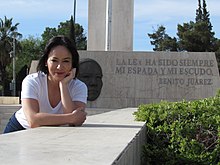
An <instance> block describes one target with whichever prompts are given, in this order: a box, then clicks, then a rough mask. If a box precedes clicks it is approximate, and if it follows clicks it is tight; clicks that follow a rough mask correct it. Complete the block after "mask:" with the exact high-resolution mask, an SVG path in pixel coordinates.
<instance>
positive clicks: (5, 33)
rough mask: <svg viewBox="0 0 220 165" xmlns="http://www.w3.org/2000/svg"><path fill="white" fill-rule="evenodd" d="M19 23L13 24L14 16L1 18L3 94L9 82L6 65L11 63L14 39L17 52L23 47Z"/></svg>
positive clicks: (0, 57)
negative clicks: (20, 43) (20, 41)
mask: <svg viewBox="0 0 220 165" xmlns="http://www.w3.org/2000/svg"><path fill="white" fill-rule="evenodd" d="M18 25H19V23H16V24H15V25H13V24H12V18H10V19H8V18H7V17H6V16H5V17H4V19H1V18H0V73H1V85H2V86H3V95H4V91H5V88H6V85H7V84H8V79H7V77H8V74H6V67H7V65H9V64H10V63H11V57H10V54H11V53H10V52H12V50H13V49H12V48H13V39H15V40H14V43H15V47H16V53H18V52H19V51H20V49H21V47H20V45H19V42H18V39H20V38H21V37H22V35H21V34H20V33H19V32H17V30H18Z"/></svg>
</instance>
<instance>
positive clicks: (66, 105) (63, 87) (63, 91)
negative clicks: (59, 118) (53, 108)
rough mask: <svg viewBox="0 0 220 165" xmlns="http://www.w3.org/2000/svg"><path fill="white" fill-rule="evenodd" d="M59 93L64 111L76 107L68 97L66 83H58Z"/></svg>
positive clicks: (67, 111) (69, 111)
mask: <svg viewBox="0 0 220 165" xmlns="http://www.w3.org/2000/svg"><path fill="white" fill-rule="evenodd" d="M60 95H61V102H62V106H63V112H64V113H71V112H73V110H74V109H75V108H76V107H74V102H73V101H72V99H71V97H70V93H69V90H68V86H67V84H63V83H60Z"/></svg>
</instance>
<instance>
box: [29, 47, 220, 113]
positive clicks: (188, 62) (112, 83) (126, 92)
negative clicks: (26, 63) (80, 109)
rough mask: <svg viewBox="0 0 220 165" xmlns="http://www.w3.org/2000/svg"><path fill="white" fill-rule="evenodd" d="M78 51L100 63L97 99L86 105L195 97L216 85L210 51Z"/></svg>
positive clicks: (203, 95)
mask: <svg viewBox="0 0 220 165" xmlns="http://www.w3.org/2000/svg"><path fill="white" fill-rule="evenodd" d="M79 53H80V58H81V59H82V58H91V59H94V60H95V61H97V62H98V63H99V64H100V66H101V67H102V72H103V78H102V81H103V87H102V90H101V94H100V96H99V97H98V99H97V100H95V101H89V102H88V107H90V108H110V109H114V108H124V107H137V106H138V105H140V104H147V103H153V102H160V101H161V100H168V101H179V100H183V99H185V100H195V99H200V98H207V97H211V96H214V95H215V94H216V92H217V90H218V88H219V87H220V79H219V72H218V67H217V62H216V58H215V54H214V53H210V52H198V53H196V52H195V53H192V52H124V51H121V52H120V51H107V52H106V51H79ZM91 69H92V68H91ZM31 70H34V69H33V67H32V69H31Z"/></svg>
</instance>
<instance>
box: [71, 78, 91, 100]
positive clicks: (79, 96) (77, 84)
mask: <svg viewBox="0 0 220 165" xmlns="http://www.w3.org/2000/svg"><path fill="white" fill-rule="evenodd" d="M69 87H70V95H71V98H72V101H81V102H83V103H85V104H86V103H87V96H88V89H87V86H86V84H85V83H83V82H82V81H80V80H78V79H76V80H73V82H72V83H71V85H70V86H69Z"/></svg>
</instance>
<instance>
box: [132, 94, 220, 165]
mask: <svg viewBox="0 0 220 165" xmlns="http://www.w3.org/2000/svg"><path fill="white" fill-rule="evenodd" d="M134 115H135V118H136V120H139V121H146V127H147V129H146V130H147V132H146V135H147V139H146V144H145V145H144V147H143V148H144V149H143V164H146V165H148V164H160V165H162V164H164V165H165V164H167V165H172V164H178V165H187V164H190V165H193V164H195V165H198V164H199V165H216V164H218V165H220V95H219V94H217V95H216V96H215V97H212V98H206V99H201V100H195V101H188V102H187V101H185V100H183V101H179V102H166V101H161V102H160V103H153V104H147V105H140V106H139V107H138V111H137V112H135V113H134Z"/></svg>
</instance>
